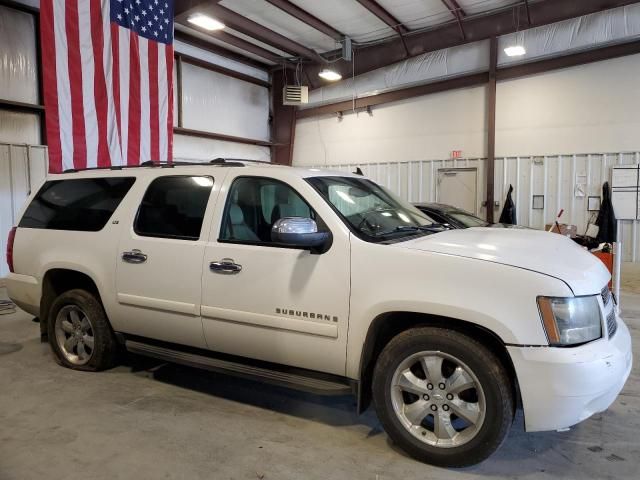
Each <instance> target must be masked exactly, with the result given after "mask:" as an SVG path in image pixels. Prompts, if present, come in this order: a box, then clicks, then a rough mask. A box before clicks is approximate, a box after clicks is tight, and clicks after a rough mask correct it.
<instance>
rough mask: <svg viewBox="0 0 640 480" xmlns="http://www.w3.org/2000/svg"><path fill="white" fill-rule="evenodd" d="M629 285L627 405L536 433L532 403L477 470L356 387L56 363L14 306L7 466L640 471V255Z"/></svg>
mask: <svg viewBox="0 0 640 480" xmlns="http://www.w3.org/2000/svg"><path fill="white" fill-rule="evenodd" d="M624 284H625V291H624V293H623V295H622V305H623V316H624V318H625V319H626V321H627V324H628V325H629V327H630V328H631V331H632V334H633V338H634V344H635V346H636V349H635V352H634V363H635V364H634V369H633V371H632V373H631V377H630V379H629V381H628V382H627V385H626V387H625V389H624V391H623V392H622V394H621V395H620V396H619V397H618V399H617V400H616V402H615V403H614V405H613V406H612V407H611V408H610V409H609V410H608V411H607V412H605V413H603V414H599V415H596V416H594V417H592V418H591V419H589V420H587V421H585V422H583V423H582V424H580V425H578V426H576V427H574V428H573V429H572V430H571V431H569V432H563V433H556V432H547V433H534V434H526V433H525V432H524V431H523V428H522V416H521V414H519V415H518V418H517V419H516V423H515V424H514V426H513V428H512V430H511V434H510V435H509V437H508V438H507V440H506V442H505V444H504V445H503V447H502V448H501V449H500V450H499V451H498V452H497V453H496V454H495V455H494V456H493V457H491V458H490V459H489V460H487V461H486V462H484V463H483V464H481V465H479V466H476V467H472V468H467V469H463V470H444V469H439V468H435V467H431V466H428V465H424V464H422V463H419V462H416V461H414V460H412V459H411V458H408V457H407V456H406V455H405V454H404V453H402V452H401V451H399V450H398V449H397V448H395V447H394V446H393V445H392V444H391V443H390V442H389V440H388V439H387V436H386V435H385V433H384V432H383V431H382V430H381V428H380V425H379V423H378V421H377V419H376V416H375V413H374V412H373V411H372V410H371V409H369V411H367V412H366V413H365V414H364V415H363V416H361V417H358V416H356V415H355V413H354V400H353V399H352V398H350V397H340V398H327V397H317V396H313V395H307V394H302V393H298V392H293V391H288V390H285V389H280V388H276V387H271V386H265V385H261V384H258V383H253V382H249V381H244V380H239V379H234V378H230V377H225V376H223V375H216V374H212V373H208V372H202V371H198V370H193V369H189V368H184V367H180V366H176V365H168V364H163V363H161V362H157V361H154V360H148V359H144V358H140V357H136V358H130V359H129V360H128V361H127V362H128V363H127V364H126V365H123V366H120V367H118V368H115V369H113V370H111V371H108V372H103V373H98V374H91V373H80V372H74V371H72V370H68V369H65V368H62V367H59V366H58V365H57V364H55V363H54V361H53V360H52V358H51V353H50V350H49V347H48V345H46V344H41V343H40V341H39V332H38V326H37V324H35V323H33V322H31V317H30V316H29V315H27V314H25V313H22V312H17V313H15V314H11V315H0V479H1V480H7V479H19V480H27V479H42V478H46V479H50V480H56V479H62V478H64V479H66V480H73V479H76V478H78V479H83V480H87V479H95V480H99V479H109V480H114V479H121V478H153V479H164V478H171V479H173V478H176V479H200V478H203V479H204V478H206V479H265V480H268V479H322V480H328V479H346V478H353V479H372V480H387V479H403V480H409V479H425V478H437V479H452V478H456V479H472V478H475V479H478V478H483V479H484V478H516V477H518V478H522V477H526V478H530V479H545V478H570V479H591V478H593V479H605V478H611V479H614V478H615V479H622V478H634V479H638V478H640V435H639V433H638V432H640V370H639V367H638V365H639V364H640V358H639V352H638V350H639V348H640V347H639V346H640V268H636V269H633V270H629V271H628V274H627V272H625V275H624ZM3 295H4V291H3V290H2V289H0V297H1V296H3Z"/></svg>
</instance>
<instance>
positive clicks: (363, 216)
mask: <svg viewBox="0 0 640 480" xmlns="http://www.w3.org/2000/svg"><path fill="white" fill-rule="evenodd" d="M307 181H308V182H309V183H310V184H311V185H312V186H313V187H314V188H315V189H316V190H317V191H318V192H319V193H320V195H322V196H323V197H324V199H325V200H326V201H327V202H328V203H329V204H330V205H331V206H333V208H334V209H335V210H336V211H337V212H338V213H339V214H340V216H341V217H342V218H343V219H344V220H345V222H346V223H347V225H348V226H349V227H350V229H351V230H352V231H353V232H354V233H355V234H356V235H358V236H359V237H360V238H363V239H365V240H368V241H374V242H381V241H385V240H395V239H399V238H403V237H408V236H414V235H416V234H422V235H424V234H426V233H434V232H435V231H441V230H442V227H440V225H439V224H436V223H434V222H433V220H431V219H430V218H429V217H428V216H427V215H426V214H424V213H422V212H421V211H420V210H418V209H417V208H415V207H414V206H413V205H411V204H410V203H407V202H405V201H404V200H401V199H400V198H398V197H396V196H395V195H394V194H393V193H391V192H390V191H389V190H387V189H386V188H383V187H381V186H379V185H377V184H375V183H374V182H372V181H371V180H367V179H365V178H353V177H312V178H308V179H307Z"/></svg>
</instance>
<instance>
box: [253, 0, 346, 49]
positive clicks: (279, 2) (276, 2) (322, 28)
mask: <svg viewBox="0 0 640 480" xmlns="http://www.w3.org/2000/svg"><path fill="white" fill-rule="evenodd" d="M266 1H267V2H269V3H270V4H271V5H273V6H274V7H277V8H279V9H280V10H282V11H283V12H285V13H287V14H289V15H291V16H292V17H294V18H297V19H298V20H300V21H301V22H302V23H306V24H307V25H309V26H310V27H313V28H315V29H316V30H318V31H319V32H322V33H324V34H325V35H327V36H328V37H331V38H333V39H334V40H335V41H337V42H339V41H341V40H342V39H343V38H344V34H343V33H341V32H339V31H338V30H336V29H335V28H333V27H332V26H331V25H329V24H328V23H325V22H323V21H322V20H320V19H319V18H318V17H315V16H313V15H311V14H310V13H309V12H307V11H305V10H303V9H302V8H300V7H298V6H297V5H295V4H293V3H291V2H290V1H289V0H266Z"/></svg>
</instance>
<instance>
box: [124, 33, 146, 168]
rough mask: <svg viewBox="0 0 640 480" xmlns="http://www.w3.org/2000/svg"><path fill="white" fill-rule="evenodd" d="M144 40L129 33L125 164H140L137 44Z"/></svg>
mask: <svg viewBox="0 0 640 480" xmlns="http://www.w3.org/2000/svg"><path fill="white" fill-rule="evenodd" d="M143 40H144V39H139V38H138V36H137V35H136V34H135V33H133V32H130V33H129V118H128V125H129V133H128V141H127V143H128V149H127V164H128V165H138V164H139V163H140V55H139V52H140V50H139V43H140V42H141V41H143Z"/></svg>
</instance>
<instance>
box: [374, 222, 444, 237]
mask: <svg viewBox="0 0 640 480" xmlns="http://www.w3.org/2000/svg"><path fill="white" fill-rule="evenodd" d="M447 230H449V226H448V225H447V224H445V223H432V224H431V225H399V226H397V227H396V228H394V229H393V230H391V231H388V232H383V233H379V234H378V235H376V236H382V235H389V234H390V233H397V232H431V233H439V232H444V231H447Z"/></svg>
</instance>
